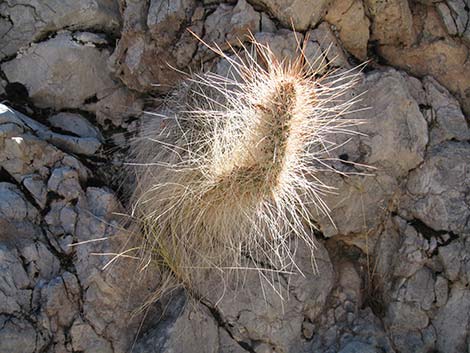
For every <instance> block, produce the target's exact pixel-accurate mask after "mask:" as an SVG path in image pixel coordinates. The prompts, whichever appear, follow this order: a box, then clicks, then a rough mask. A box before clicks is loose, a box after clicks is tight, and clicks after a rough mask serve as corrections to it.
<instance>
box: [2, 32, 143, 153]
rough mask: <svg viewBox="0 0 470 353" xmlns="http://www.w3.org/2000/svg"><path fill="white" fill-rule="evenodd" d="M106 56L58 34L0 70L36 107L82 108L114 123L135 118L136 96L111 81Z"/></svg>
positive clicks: (33, 47) (99, 50)
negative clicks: (24, 91)
mask: <svg viewBox="0 0 470 353" xmlns="http://www.w3.org/2000/svg"><path fill="white" fill-rule="evenodd" d="M109 56H110V52H109V50H107V49H98V48H95V47H93V46H88V45H82V44H81V43H79V42H77V41H76V40H75V39H74V38H73V37H72V35H71V34H70V33H69V32H61V33H59V34H57V35H56V36H55V37H54V38H51V39H49V40H47V41H44V42H40V43H37V44H36V43H34V44H32V45H31V46H30V47H29V48H27V49H26V50H25V51H24V53H22V54H21V55H18V56H17V57H16V58H15V59H13V60H10V61H7V62H5V63H4V64H2V66H1V68H2V70H3V72H4V73H5V75H6V77H7V78H8V80H9V81H10V82H20V83H22V84H24V85H25V87H26V88H27V89H28V92H29V96H30V98H31V100H32V101H33V102H34V103H35V104H36V105H37V106H39V107H52V108H54V109H56V110H60V109H64V108H81V109H84V110H88V111H91V112H94V113H96V114H97V118H98V120H99V119H102V120H103V121H104V120H105V119H109V120H110V121H114V120H115V119H123V118H124V117H126V116H129V115H135V114H136V112H135V111H130V110H132V108H137V107H138V106H140V105H139V104H138V106H135V105H134V104H136V103H135V101H136V100H137V97H136V95H134V94H131V93H130V92H128V90H126V89H125V88H123V87H122V86H121V85H120V84H119V83H117V82H115V81H114V80H113V79H112V78H111V75H110V73H109V70H108V64H107V60H108V59H109ZM101 100H104V102H100V101H101ZM119 100H120V101H119ZM94 101H96V102H94ZM139 113H140V112H139ZM114 114H115V115H117V117H116V118H113V115H114ZM117 123H118V124H119V123H120V121H119V120H118V122H117ZM82 148H83V147H82Z"/></svg>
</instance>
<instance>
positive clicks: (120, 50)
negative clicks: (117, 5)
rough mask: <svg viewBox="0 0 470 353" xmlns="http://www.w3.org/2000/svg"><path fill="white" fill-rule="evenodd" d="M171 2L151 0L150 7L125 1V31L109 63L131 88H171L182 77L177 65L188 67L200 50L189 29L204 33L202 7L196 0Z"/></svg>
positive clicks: (143, 89)
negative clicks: (173, 29) (198, 5)
mask: <svg viewBox="0 0 470 353" xmlns="http://www.w3.org/2000/svg"><path fill="white" fill-rule="evenodd" d="M168 4H169V3H168V2H166V1H162V0H158V1H157V0H155V1H152V3H151V5H152V6H151V7H149V6H146V4H144V3H140V2H132V3H130V2H129V3H126V5H127V6H126V7H125V10H124V14H123V17H124V31H123V32H122V34H121V39H120V41H119V43H118V45H117V47H116V50H115V51H114V53H113V55H112V57H111V59H110V62H111V66H112V70H113V71H114V73H115V75H116V76H117V77H119V78H120V79H121V80H122V81H123V82H124V84H125V85H126V86H127V87H128V88H131V89H134V90H137V91H139V92H145V91H165V92H167V91H169V89H170V88H171V87H173V86H174V85H175V83H176V82H177V81H178V80H179V79H181V74H180V73H178V72H177V71H176V70H175V69H174V67H175V66H176V69H186V68H187V66H188V65H189V64H190V62H191V61H192V59H193V56H194V54H195V53H196V51H197V45H198V40H197V39H196V38H195V37H193V36H192V35H191V34H190V33H189V32H188V31H187V29H190V30H191V31H193V32H194V33H195V34H197V35H199V36H202V26H203V23H202V20H203V17H204V10H203V8H202V7H197V6H196V1H195V0H192V1H186V0H182V1H177V2H172V4H171V5H168ZM149 24H150V25H151V26H150V28H149V27H148V25H149ZM168 28H177V30H175V31H168ZM177 54H178V55H177ZM175 63H176V65H175ZM172 66H173V67H172Z"/></svg>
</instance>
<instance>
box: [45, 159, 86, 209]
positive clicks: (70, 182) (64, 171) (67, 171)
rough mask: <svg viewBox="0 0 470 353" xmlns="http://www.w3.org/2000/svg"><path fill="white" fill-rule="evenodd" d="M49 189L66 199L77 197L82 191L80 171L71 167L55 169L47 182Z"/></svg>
mask: <svg viewBox="0 0 470 353" xmlns="http://www.w3.org/2000/svg"><path fill="white" fill-rule="evenodd" d="M47 189H48V190H49V191H53V192H55V193H57V194H59V195H60V196H62V197H63V198H64V199H65V200H66V201H70V200H73V199H77V198H78V197H79V196H80V194H81V192H82V188H81V186H80V183H79V181H78V173H77V172H76V171H75V170H73V169H72V168H69V167H62V168H57V169H54V170H53V171H52V174H51V177H50V178H49V181H48V182H47Z"/></svg>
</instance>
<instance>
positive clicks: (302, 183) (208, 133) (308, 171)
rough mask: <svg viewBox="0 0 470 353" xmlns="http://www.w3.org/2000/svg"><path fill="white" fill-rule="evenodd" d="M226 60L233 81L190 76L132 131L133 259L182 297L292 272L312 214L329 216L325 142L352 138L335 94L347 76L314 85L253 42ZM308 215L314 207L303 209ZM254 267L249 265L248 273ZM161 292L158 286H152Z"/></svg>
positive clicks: (299, 65) (309, 68)
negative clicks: (214, 284)
mask: <svg viewBox="0 0 470 353" xmlns="http://www.w3.org/2000/svg"><path fill="white" fill-rule="evenodd" d="M252 46H253V48H254V49H253V50H248V49H247V48H245V47H243V46H242V48H243V50H242V51H241V53H239V54H236V55H234V56H232V57H229V56H227V55H225V54H224V53H223V52H221V51H220V50H218V49H217V48H213V49H214V50H215V51H216V52H217V53H218V54H220V55H221V56H222V57H223V59H224V60H227V61H228V63H229V64H230V67H231V71H232V73H233V74H234V75H233V76H236V77H237V79H236V80H235V79H231V78H227V77H222V76H219V75H216V74H214V73H206V74H200V75H193V76H191V77H190V78H189V79H188V80H186V81H185V82H183V83H182V84H181V85H180V87H179V88H178V89H176V90H175V92H173V94H172V95H171V96H170V97H169V98H168V100H167V101H166V102H165V105H164V107H163V108H162V114H154V119H153V121H150V122H147V123H145V124H144V126H143V129H142V130H143V133H142V136H141V137H140V138H139V139H138V141H137V142H136V144H135V146H134V148H133V151H134V157H133V158H134V159H135V161H136V163H135V165H139V166H138V167H137V168H136V169H135V171H136V179H137V180H136V185H137V186H136V190H135V193H134V197H133V212H132V215H133V216H134V217H135V218H136V219H138V220H139V223H140V226H141V230H142V232H143V234H144V236H143V239H144V240H143V242H144V244H143V246H142V258H143V259H144V263H146V264H148V263H152V264H154V265H155V266H156V268H158V269H159V270H160V271H161V273H162V274H165V276H166V280H164V281H163V283H165V285H167V284H168V283H170V282H171V281H172V280H175V283H176V284H179V285H182V286H184V287H186V288H188V289H192V288H194V284H195V283H198V282H199V281H201V280H202V277H203V276H204V274H205V273H206V272H207V271H220V273H229V272H230V271H233V270H237V269H248V267H249V266H247V259H252V260H256V261H254V262H253V263H255V264H258V265H254V269H256V270H258V271H259V272H260V274H261V275H262V276H263V275H264V274H265V273H266V271H280V272H283V271H292V270H294V271H295V269H296V268H297V267H296V266H295V263H294V261H293V256H292V245H291V243H292V241H295V242H297V241H298V240H301V242H302V243H303V244H304V245H303V246H307V247H309V248H310V249H311V250H312V251H313V250H314V249H315V244H314V241H313V236H312V227H313V225H312V221H311V219H312V215H311V212H312V210H315V212H323V213H328V207H327V205H326V204H325V203H324V202H323V201H322V195H323V194H324V193H325V192H328V190H329V189H330V188H329V187H328V186H327V185H325V184H324V183H323V182H322V181H320V179H319V178H318V176H317V172H318V171H319V170H320V169H325V168H327V169H330V170H331V171H332V172H334V170H333V169H332V168H330V167H328V165H327V164H326V163H324V161H322V156H324V155H325V153H328V151H329V150H331V149H332V148H334V146H335V145H334V143H333V142H331V141H330V139H329V138H328V136H329V135H331V134H336V133H347V134H349V133H352V131H351V129H350V128H351V126H353V125H354V124H356V122H355V121H351V120H348V119H346V118H344V116H343V113H344V112H346V111H347V110H348V109H349V108H350V106H351V105H352V104H353V101H351V100H344V99H343V97H342V96H343V94H344V93H345V91H346V90H347V89H349V88H350V87H351V85H353V84H354V81H355V77H356V74H354V72H353V71H350V72H343V73H336V74H335V73H330V74H329V75H328V76H326V77H327V78H326V77H325V76H323V77H319V75H318V74H317V72H316V71H315V69H314V68H313V65H312V64H311V63H310V62H309V61H308V60H307V58H306V57H305V56H304V55H303V53H302V52H301V51H300V53H299V55H298V56H297V58H296V59H294V60H279V59H278V58H276V57H275V55H274V54H273V53H272V51H271V50H270V49H269V47H268V46H264V45H262V44H260V43H257V42H256V41H253V44H252ZM312 205H313V207H312ZM261 263H262V264H263V265H259V264H261ZM162 286H163V285H162Z"/></svg>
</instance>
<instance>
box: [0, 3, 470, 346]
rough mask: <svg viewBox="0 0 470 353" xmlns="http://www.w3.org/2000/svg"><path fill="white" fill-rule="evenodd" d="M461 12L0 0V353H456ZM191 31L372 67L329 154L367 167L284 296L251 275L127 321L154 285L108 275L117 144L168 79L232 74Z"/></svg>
mask: <svg viewBox="0 0 470 353" xmlns="http://www.w3.org/2000/svg"><path fill="white" fill-rule="evenodd" d="M469 6H470V5H469V3H468V0H445V1H434V0H388V1H382V0H238V1H220V0H174V1H173V0H172V1H169V0H79V1H77V0H29V1H28V0H3V1H1V2H0V38H1V39H0V95H1V99H2V101H3V104H4V105H1V106H0V352H1V353H13V352H14V353H20V352H21V353H32V352H54V353H59V352H76V353H78V352H86V353H92V352H96V353H112V352H114V353H117V352H130V351H132V352H141V353H144V352H145V353H148V352H175V353H176V352H181V353H184V352H198V353H199V352H201V353H205V352H214V353H215V352H220V353H229V352H230V353H243V352H251V353H253V352H256V353H267V352H284V353H287V352H290V353H294V352H295V353H297V352H298V353H302V352H341V353H353V352H354V353H379V352H397V353H398V352H423V353H431V352H449V353H454V352H455V353H458V352H459V353H460V352H470V334H469V332H470V287H469V285H470V144H469V142H470V131H469V125H468V124H469V122H470V121H469V119H468V116H469V114H470V59H469V58H470V51H469V49H470V8H469ZM187 28H189V29H191V30H192V31H193V32H194V33H196V34H197V35H199V36H200V37H201V38H203V39H204V40H205V41H206V42H208V43H217V44H218V45H220V46H221V47H222V48H224V49H227V48H228V44H227V43H230V44H232V45H234V46H235V47H237V46H238V45H239V42H238V39H239V38H240V39H242V40H245V39H246V36H245V35H246V34H247V33H248V32H249V31H251V32H252V33H254V34H255V36H256V38H257V39H258V40H259V41H261V42H265V43H269V45H270V46H271V47H272V48H273V50H274V51H275V52H276V53H278V54H279V55H282V56H287V57H288V56H290V55H293V54H294V52H295V49H296V46H297V40H299V39H300V41H301V42H302V41H303V39H304V38H305V39H306V40H305V42H303V46H304V50H305V52H306V53H307V55H308V56H309V58H311V60H314V59H315V58H320V59H324V60H325V62H326V63H327V64H328V68H329V69H335V68H341V69H348V68H352V67H354V66H356V65H358V64H360V63H362V62H364V61H366V60H369V63H368V64H367V66H366V68H365V69H364V71H363V72H362V73H361V76H360V82H359V84H358V85H357V87H356V90H355V91H354V92H350V93H349V94H351V97H352V96H355V95H357V94H362V95H363V96H362V100H361V102H360V103H359V104H358V106H357V107H356V108H357V109H360V108H368V109H366V110H363V111H361V112H357V113H354V117H357V118H361V119H364V120H365V121H366V122H367V123H366V124H364V125H361V127H360V130H361V131H362V132H364V134H363V135H360V136H356V137H355V138H354V139H353V140H352V141H351V142H349V143H348V144H346V145H345V146H343V147H342V148H341V149H340V150H337V151H335V152H334V153H335V154H336V155H335V156H334V157H339V158H340V159H341V160H343V161H354V162H358V163H364V164H368V165H371V166H374V167H375V168H376V169H375V170H374V171H373V172H372V174H373V175H371V176H360V175H357V176H351V177H347V178H345V177H341V176H339V175H337V176H335V175H333V176H331V175H329V176H327V177H328V183H329V184H330V185H334V186H335V187H337V193H336V194H334V195H330V196H329V197H328V198H327V200H326V201H327V203H328V204H329V205H330V207H331V209H332V218H333V220H334V222H335V224H336V228H335V227H333V226H332V224H331V222H329V220H328V219H323V218H321V217H320V218H319V219H318V225H319V231H318V233H317V234H315V236H316V238H317V243H318V250H317V251H316V254H315V256H316V261H317V265H318V269H319V273H314V272H313V271H312V268H311V264H310V258H309V254H303V253H302V251H300V252H299V253H298V254H297V255H296V256H298V263H299V264H300V265H301V267H302V269H303V271H304V273H305V277H302V276H295V277H293V278H290V279H286V278H284V279H280V280H279V283H278V284H279V286H281V287H284V288H285V289H286V290H287V291H288V292H289V296H288V297H286V298H285V300H283V301H282V300H280V298H279V297H278V296H277V295H276V294H275V293H274V292H272V291H271V290H270V289H269V288H267V289H266V290H265V291H264V292H262V291H260V289H259V285H256V283H257V282H258V281H259V280H258V277H257V276H256V275H251V274H250V275H248V276H247V279H246V283H247V284H248V285H247V286H245V287H244V288H243V289H242V290H238V291H237V292H236V293H235V292H234V289H231V288H228V289H227V293H226V294H225V296H224V297H223V299H222V301H220V302H218V303H217V305H215V304H216V301H217V299H218V298H215V299H214V300H213V301H211V300H210V298H209V299H208V300H207V301H206V302H204V303H194V302H188V301H187V300H186V299H185V296H184V293H180V292H178V293H173V295H172V296H171V298H168V299H167V300H166V301H165V302H160V303H156V304H154V305H153V306H151V307H150V309H149V310H146V311H145V312H143V313H137V314H135V312H134V310H135V309H136V308H138V307H139V305H141V304H142V303H143V300H144V299H145V298H147V296H148V295H149V294H150V293H152V290H153V289H154V287H155V284H156V283H158V278H155V277H154V276H152V274H151V273H145V274H143V273H140V272H138V269H137V268H136V266H134V265H132V264H133V261H132V260H129V259H120V260H119V261H115V262H113V263H111V264H110V265H109V266H107V267H106V268H104V267H105V266H106V265H107V264H108V261H109V260H110V258H111V256H112V254H113V253H115V252H116V251H119V249H122V248H123V247H125V246H126V241H127V240H126V239H127V232H126V229H125V228H126V227H125V226H123V222H122V217H121V218H120V217H119V216H118V214H119V213H123V212H125V211H124V210H125V207H126V206H127V205H126V199H125V197H123V195H122V192H121V191H122V189H121V188H119V184H118V182H117V179H116V178H115V175H117V174H119V172H120V171H121V170H122V167H123V162H124V161H125V152H126V146H127V144H128V140H129V138H130V137H132V136H133V135H135V133H136V132H137V131H138V129H139V125H140V121H141V117H142V115H143V111H144V110H153V109H155V107H157V106H158V104H159V101H161V97H162V95H163V94H164V93H165V92H168V90H170V89H171V87H173V86H174V85H175V84H176V83H177V82H178V80H180V79H181V74H180V73H178V71H177V70H175V68H176V69H179V70H186V71H187V70H189V69H191V70H194V71H199V70H214V71H217V72H219V73H224V72H226V70H227V67H226V63H224V62H223V61H220V59H218V58H217V57H216V55H214V53H212V52H211V51H210V50H208V49H207V48H205V47H204V46H203V45H202V44H201V43H200V42H198V41H197V40H196V39H195V38H194V36H192V35H191V34H190V33H189V32H188V31H187V30H186V29H187ZM293 28H295V30H296V31H297V34H296V35H294V32H293V31H292V29H293ZM296 36H297V40H296ZM170 66H171V67H170ZM337 164H338V165H337V168H338V169H341V170H344V171H346V172H354V171H361V170H360V168H359V170H358V169H357V168H353V167H351V166H350V165H348V164H347V163H337ZM369 173H370V170H369ZM102 238H104V240H101V241H93V242H87V243H85V244H83V245H79V246H73V244H75V243H78V242H86V241H89V240H94V239H102ZM70 245H72V246H70ZM99 254H101V255H99ZM103 254H104V255H103ZM106 254H108V255H109V256H108V255H106ZM134 262H135V261H134ZM250 283H252V284H253V285H250ZM133 312H134V313H133Z"/></svg>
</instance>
